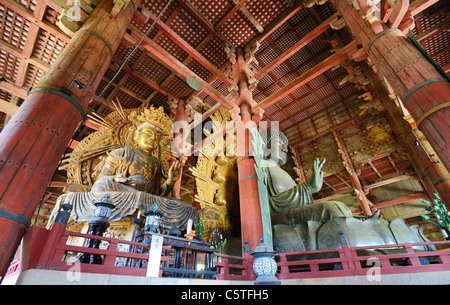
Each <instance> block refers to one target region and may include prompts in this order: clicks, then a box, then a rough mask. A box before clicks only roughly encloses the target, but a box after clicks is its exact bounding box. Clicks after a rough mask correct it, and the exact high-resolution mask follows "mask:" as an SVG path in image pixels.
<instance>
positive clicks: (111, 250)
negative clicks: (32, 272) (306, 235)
mask: <svg viewBox="0 0 450 305" xmlns="http://www.w3.org/2000/svg"><path fill="white" fill-rule="evenodd" d="M27 236H28V237H27ZM70 237H77V238H84V239H89V238H90V239H98V240H100V241H103V242H106V244H107V246H106V249H93V248H87V247H83V246H76V245H70V244H68V243H67V241H68V240H69V238H70ZM26 240H28V241H27V242H25V241H26ZM44 241H45V242H44ZM168 241H169V244H166V245H164V246H163V253H162V260H161V261H162V263H161V270H160V276H161V275H162V276H180V275H181V276H186V277H191V276H192V277H198V276H202V277H208V278H216V279H218V280H241V281H252V280H255V279H256V276H255V274H254V272H253V267H252V265H253V261H254V258H253V257H252V256H251V255H249V254H246V255H245V257H240V256H229V255H224V254H220V253H211V251H204V250H202V249H196V248H197V246H193V245H191V246H190V247H186V248H184V249H183V248H182V247H181V246H180V245H177V241H176V240H174V239H173V238H172V239H169V240H168ZM22 244H23V245H22V250H23V249H25V251H21V254H20V259H19V260H16V261H14V262H13V263H12V264H11V266H10V268H9V270H8V272H7V276H5V278H6V277H11V276H13V275H14V274H17V273H18V272H21V271H25V270H27V269H32V268H38V269H50V270H62V271H69V270H75V271H78V272H88V273H103V274H117V275H134V276H145V275H146V268H145V266H146V263H147V260H148V256H149V255H148V250H149V248H150V245H149V244H147V243H142V242H133V241H126V240H119V239H114V238H107V237H100V236H93V235H88V234H82V233H75V232H70V231H66V226H65V225H61V224H55V225H54V227H53V229H52V230H51V231H47V230H45V229H42V228H39V227H35V226H33V227H32V228H30V229H29V231H28V232H27V234H26V235H25V238H24V241H23V242H22ZM449 244H450V241H437V242H427V243H415V244H396V245H380V246H369V247H355V248H352V247H349V246H348V245H345V244H344V245H342V246H341V248H339V249H332V250H319V251H303V252H289V253H277V254H275V255H274V258H275V260H276V261H277V265H278V273H277V274H276V277H277V278H278V279H280V280H281V279H301V278H321V277H339V276H355V275H366V276H367V275H371V274H372V275H377V274H380V275H381V276H382V275H383V274H395V273H416V272H430V271H449V270H450V249H449V248H448V246H449ZM430 245H437V246H440V247H447V248H446V249H443V250H438V251H416V250H415V249H414V248H415V247H421V246H430ZM119 247H122V248H125V249H127V248H128V247H130V248H131V249H132V251H131V252H123V251H119ZM175 247H178V248H179V249H178V251H179V252H178V253H180V255H182V256H183V257H184V258H188V259H189V258H192V257H194V260H192V261H191V262H194V264H192V263H191V265H189V267H188V268H190V269H187V268H186V266H188V265H186V264H185V265H181V266H176V267H177V268H173V266H169V254H170V251H174V248H175ZM194 248H195V249H194ZM192 251H194V252H192ZM195 251H199V253H200V252H204V253H208V255H210V257H209V263H207V264H208V266H210V267H212V265H213V266H215V267H216V269H218V270H217V272H216V271H215V270H214V271H213V270H207V271H205V272H204V273H201V272H200V273H199V272H197V271H196V270H195V269H196V268H195V257H196V255H197V254H198V253H197V254H196V253H195ZM137 252H138V253H137ZM140 252H142V253H140ZM189 252H190V255H189V256H184V255H186V253H189ZM394 252H395V253H394ZM79 253H89V254H93V255H100V256H101V257H102V263H101V264H85V263H75V262H74V258H75V257H76V255H77V254H79ZM383 253H385V254H383ZM386 253H390V254H386ZM171 255H172V256H173V252H172V254H171ZM205 262H206V260H205ZM211 262H212V263H213V264H211ZM193 267H194V268H193ZM216 273H217V274H216ZM174 274H175V275H174ZM183 274H184V275H183Z"/></svg>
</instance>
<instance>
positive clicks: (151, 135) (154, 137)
mask: <svg viewBox="0 0 450 305" xmlns="http://www.w3.org/2000/svg"><path fill="white" fill-rule="evenodd" d="M161 137H162V134H161V132H160V131H159V130H157V129H155V128H152V127H144V128H142V129H141V131H140V132H139V134H138V137H137V139H136V143H137V145H138V146H139V148H140V149H141V150H142V151H143V152H145V153H147V154H150V153H151V152H152V151H154V150H155V149H156V148H157V147H158V146H159V142H160V141H161Z"/></svg>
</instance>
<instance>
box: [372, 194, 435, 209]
mask: <svg viewBox="0 0 450 305" xmlns="http://www.w3.org/2000/svg"><path fill="white" fill-rule="evenodd" d="M417 199H427V200H429V199H430V198H429V196H428V194H427V193H426V192H423V193H417V194H409V195H406V196H401V197H397V198H394V199H389V200H386V201H383V202H380V203H377V204H375V205H374V206H373V207H372V209H375V208H376V209H381V208H385V207H388V206H392V205H396V204H400V203H404V202H408V201H413V200H417Z"/></svg>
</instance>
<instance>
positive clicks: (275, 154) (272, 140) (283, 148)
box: [261, 129, 289, 165]
mask: <svg viewBox="0 0 450 305" xmlns="http://www.w3.org/2000/svg"><path fill="white" fill-rule="evenodd" d="M261 138H262V140H263V142H264V159H266V160H272V161H273V162H274V163H276V164H278V165H283V164H285V163H286V161H287V154H288V152H289V150H288V145H289V140H288V139H287V137H286V136H285V135H284V133H282V132H281V131H279V130H276V129H268V130H266V131H263V132H262V133H261Z"/></svg>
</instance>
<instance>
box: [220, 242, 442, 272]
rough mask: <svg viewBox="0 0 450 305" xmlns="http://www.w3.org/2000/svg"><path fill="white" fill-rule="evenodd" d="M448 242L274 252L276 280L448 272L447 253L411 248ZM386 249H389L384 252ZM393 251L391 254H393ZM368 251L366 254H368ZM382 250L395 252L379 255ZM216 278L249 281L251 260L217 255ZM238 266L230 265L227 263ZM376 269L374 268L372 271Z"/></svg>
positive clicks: (344, 246) (345, 246) (250, 258)
mask: <svg viewBox="0 0 450 305" xmlns="http://www.w3.org/2000/svg"><path fill="white" fill-rule="evenodd" d="M448 244H450V241H438V242H426V243H414V244H396V245H380V246H368V247H355V248H351V247H349V246H348V245H343V246H342V247H341V248H339V249H331V250H317V251H302V252H289V253H277V254H275V255H274V257H275V260H276V261H277V265H278V273H277V274H276V277H277V278H278V279H280V280H281V279H301V278H321V277H340V276H355V275H363V276H364V275H368V274H370V273H373V272H378V274H380V275H383V274H396V273H416V272H430V271H446V270H450V250H448V249H445V250H438V251H416V250H414V247H419V246H430V245H448ZM388 249H389V250H388ZM393 250H395V251H393ZM368 251H370V252H368ZM386 251H390V252H398V253H393V254H383V252H384V253H386ZM218 256H219V257H221V258H222V261H221V262H216V263H215V265H216V266H218V267H219V268H220V270H219V274H218V275H217V279H223V280H253V279H254V278H255V277H254V274H253V271H252V262H253V258H252V257H246V258H243V257H236V256H227V255H218ZM230 259H232V260H236V261H238V262H239V263H230V262H229V260H230ZM374 268H376V269H374Z"/></svg>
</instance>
